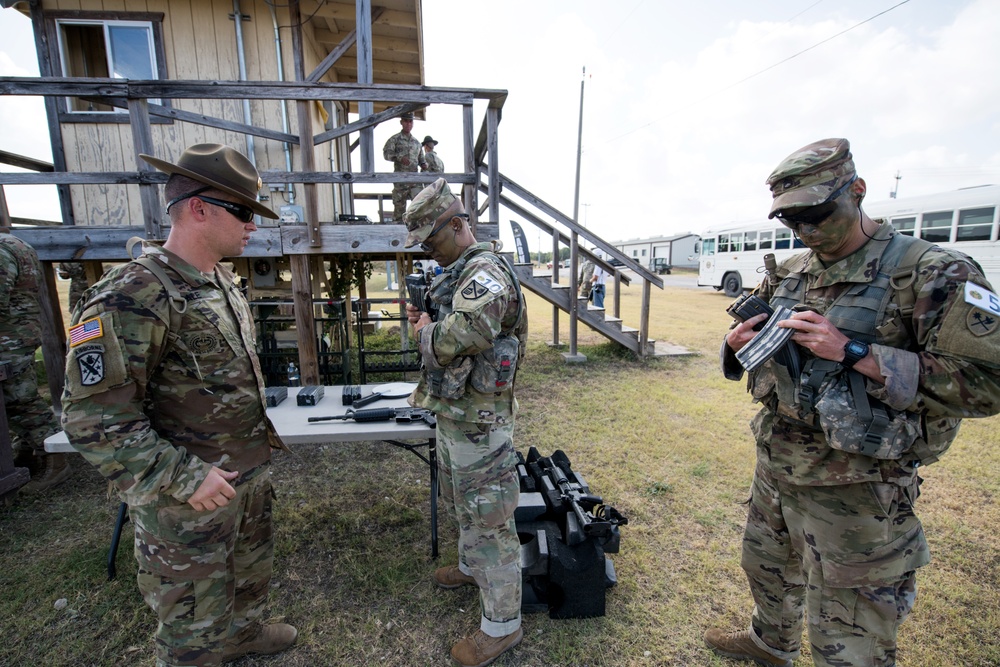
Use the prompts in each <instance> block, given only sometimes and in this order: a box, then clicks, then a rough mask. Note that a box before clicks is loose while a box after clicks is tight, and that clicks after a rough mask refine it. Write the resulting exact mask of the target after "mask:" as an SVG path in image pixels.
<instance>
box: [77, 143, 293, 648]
mask: <svg viewBox="0 0 1000 667" xmlns="http://www.w3.org/2000/svg"><path fill="white" fill-rule="evenodd" d="M140 157H141V158H142V159H144V160H145V161H147V162H149V163H150V164H152V165H153V166H155V167H156V168H158V169H160V170H161V171H164V172H166V173H168V174H170V177H169V179H168V180H167V184H166V186H165V187H164V195H165V198H166V199H167V213H168V214H169V216H170V221H171V227H170V235H169V237H168V238H167V241H166V242H165V243H164V244H163V245H162V246H159V245H154V244H152V243H145V242H144V243H143V256H142V257H139V258H138V259H136V260H134V261H132V262H129V263H127V264H123V265H121V266H118V267H116V268H114V269H112V270H111V271H109V272H108V273H107V274H106V275H105V277H104V278H102V279H101V280H100V281H99V282H98V283H97V284H96V285H94V286H93V287H92V288H90V289H89V290H88V291H87V292H85V293H84V295H83V297H82V298H81V300H80V303H79V304H78V305H77V307H76V309H75V311H74V313H73V320H72V326H71V328H70V340H69V345H70V348H69V354H68V356H67V360H66V389H65V392H64V394H63V415H62V423H63V428H64V429H65V431H66V433H67V435H68V436H69V440H70V443H71V444H72V445H73V447H75V448H76V449H77V450H78V451H79V452H80V453H81V454H83V455H84V457H85V458H86V459H87V461H88V462H90V463H91V464H93V465H95V466H96V467H97V468H98V469H99V470H100V471H101V473H102V474H103V475H104V476H105V477H107V478H108V479H109V480H110V481H111V482H112V483H113V484H114V486H115V488H116V490H117V491H118V494H119V495H120V496H121V498H122V500H123V501H124V502H125V503H127V504H128V506H129V515H130V518H131V520H132V525H133V526H134V527H135V544H136V548H135V556H136V560H137V561H138V564H139V568H138V577H137V581H138V585H139V590H140V591H141V592H142V595H143V597H144V598H145V600H146V603H147V604H148V605H149V606H150V608H151V609H152V610H153V611H154V612H155V614H156V617H157V621H158V625H157V630H156V649H155V652H156V663H157V664H158V665H199V666H202V665H203V666H209V665H213V666H214V665H218V664H220V663H221V662H225V661H229V660H233V659H235V658H238V657H240V656H243V655H246V654H248V653H276V652H278V651H282V650H284V649H286V648H288V647H289V646H291V645H292V644H293V643H294V642H295V638H296V635H297V632H296V630H295V628H294V627H292V626H291V625H288V624H285V623H273V624H267V625H263V624H261V618H262V615H263V607H264V604H265V603H266V601H267V594H268V589H269V582H270V579H271V571H272V561H273V555H274V540H273V537H272V527H271V482H270V458H271V448H272V447H281V446H282V445H281V441H280V440H279V439H278V436H277V435H276V434H275V432H274V428H273V426H272V425H271V423H270V421H269V420H268V419H267V416H266V415H265V404H264V398H263V396H264V380H263V376H262V374H261V368H260V362H259V361H258V359H257V353H256V344H255V340H254V333H253V332H254V328H253V318H252V316H251V314H250V309H249V307H248V305H247V303H246V300H245V299H244V298H243V296H242V294H241V293H240V291H239V289H238V288H237V286H236V284H235V282H234V276H233V274H232V273H230V272H229V271H228V270H227V269H225V268H224V267H223V266H222V265H221V264H220V263H219V262H220V260H221V259H222V258H223V257H236V256H239V255H240V254H242V253H243V250H244V248H246V245H247V243H248V242H249V240H250V235H251V234H252V233H253V232H254V231H255V230H256V229H257V227H256V225H255V224H254V216H256V215H261V216H264V217H266V218H270V219H275V218H277V217H278V216H277V215H275V214H274V212H272V211H271V209H269V208H268V207H266V206H264V205H263V204H261V203H260V202H258V201H257V191H258V190H259V189H260V187H261V181H260V176H259V174H258V173H257V170H256V169H255V168H254V166H253V164H252V163H251V162H250V161H249V160H248V159H247V158H246V157H245V156H243V155H242V154H240V153H239V152H237V151H235V150H233V149H232V148H229V147H226V146H221V145H219V144H198V145H195V146H191V147H190V148H188V149H187V150H185V151H184V152H183V153H182V154H181V156H180V159H179V160H178V161H177V163H176V164H174V163H171V162H167V161H166V160H160V159H158V158H154V157H151V156H149V155H141V156H140Z"/></svg>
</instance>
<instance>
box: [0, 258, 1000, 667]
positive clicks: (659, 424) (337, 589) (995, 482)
mask: <svg viewBox="0 0 1000 667" xmlns="http://www.w3.org/2000/svg"><path fill="white" fill-rule="evenodd" d="M372 284H374V285H377V284H378V276H376V277H374V278H373V279H372ZM382 284H384V279H383V281H382ZM609 291H610V290H609ZM372 296H377V294H372ZM609 300H610V295H609ZM728 303H729V299H726V298H725V297H724V296H722V295H720V294H717V293H714V292H711V291H699V290H684V289H668V290H665V291H662V292H661V291H659V290H654V291H653V294H652V318H651V322H650V332H651V334H650V335H651V336H652V337H653V338H657V339H660V340H668V341H671V342H674V343H677V344H680V345H684V346H687V347H689V348H691V349H693V350H695V351H697V352H698V353H699V356H694V357H688V358H684V359H664V360H654V361H647V362H639V361H635V360H632V359H631V358H629V357H628V356H627V355H622V354H620V353H619V351H618V350H617V349H616V348H615V347H614V346H612V345H610V344H608V343H607V342H606V341H605V339H603V338H602V337H600V336H599V335H597V334H594V333H593V332H591V331H589V330H588V329H586V328H585V327H581V329H580V332H581V341H580V352H582V353H583V354H585V355H587V357H588V362H587V363H585V364H581V365H567V364H566V363H565V362H564V361H563V359H562V355H561V352H562V350H559V349H553V348H551V347H549V345H548V344H547V343H548V342H549V340H550V339H551V317H552V315H551V313H552V309H551V307H550V306H549V305H547V304H544V303H542V302H541V301H540V300H539V299H537V298H535V297H533V296H531V297H529V312H530V322H531V334H530V343H529V348H528V357H527V360H526V362H525V364H524V366H523V367H522V369H521V370H520V371H519V376H518V389H517V392H518V398H519V401H520V407H521V411H520V414H519V416H518V421H517V427H516V433H515V444H516V445H517V446H518V448H519V449H521V450H522V451H526V450H527V448H528V447H529V446H535V447H537V448H538V449H539V450H540V451H541V452H542V453H543V454H549V453H551V452H552V451H553V450H555V449H562V450H564V451H565V452H566V453H567V454H568V455H569V457H570V459H571V460H572V461H573V464H574V468H575V469H578V470H579V471H580V472H581V473H583V474H584V475H585V476H586V478H587V480H588V482H589V483H590V485H591V488H592V490H593V491H594V492H595V493H598V494H600V495H602V496H604V498H605V500H606V501H607V502H609V503H611V504H613V505H614V506H615V507H617V508H618V509H619V510H620V511H621V512H622V513H624V514H625V515H626V516H628V518H629V525H628V526H625V527H623V528H622V545H621V552H620V553H619V554H617V555H613V556H612V558H613V560H614V562H615V566H616V569H617V572H618V577H619V584H618V586H617V587H616V588H615V589H612V590H611V591H609V592H608V596H607V615H606V616H604V617H602V618H596V619H587V620H551V619H549V618H548V617H547V616H546V615H544V614H531V615H528V616H526V617H525V619H524V629H525V639H524V641H523V643H522V644H521V646H519V647H518V648H517V649H515V650H514V651H512V652H510V653H509V654H508V655H505V656H503V657H502V658H501V659H500V660H499V661H498V662H497V663H496V664H497V665H500V666H501V667H511V666H515V665H517V666H522V667H529V666H530V667H540V666H552V667H575V666H578V667H584V666H590V667H597V666H602V667H605V666H606V667H645V666H654V665H691V666H715V667H720V666H723V665H731V666H735V665H736V664H739V663H735V662H732V661H727V660H723V659H721V658H717V657H716V656H714V655H712V654H711V653H710V652H709V651H708V650H707V649H705V648H704V645H703V643H702V639H701V637H702V634H703V633H704V631H705V629H706V628H707V627H708V626H709V625H714V624H719V625H723V626H725V627H731V628H734V629H735V628H741V627H744V626H745V624H746V622H747V618H748V614H749V612H750V609H751V607H752V602H751V599H750V595H749V593H748V591H747V586H746V581H745V579H744V575H743V572H742V570H741V569H740V567H739V557H740V542H741V536H742V528H743V524H744V521H745V519H746V507H745V502H746V500H747V496H748V489H749V484H750V478H751V474H752V471H753V464H754V450H753V444H752V442H751V439H750V435H749V429H748V427H747V421H748V420H749V418H750V417H751V416H752V415H753V414H754V412H755V411H756V407H755V406H754V405H753V404H752V402H751V401H750V398H749V396H747V394H746V392H745V386H744V384H743V383H740V382H728V381H726V380H724V379H723V378H722V377H721V374H720V373H719V371H718V356H717V355H718V346H719V343H720V341H721V336H722V334H723V332H724V331H725V329H726V327H727V325H728V318H727V317H726V315H725V312H724V311H725V307H726V306H727V305H728ZM638 308H639V289H638V287H636V288H635V289H631V288H629V289H626V290H624V291H623V295H622V309H623V312H624V313H625V320H626V324H630V325H632V326H636V324H635V322H636V318H635V315H634V313H636V312H638ZM568 330H569V328H568V320H566V318H565V316H563V317H562V318H561V322H560V332H561V333H562V335H563V336H565V333H566V332H567V331H568ZM998 427H1000V419H997V418H992V419H987V420H973V421H969V422H967V423H966V424H965V425H963V427H962V433H961V435H960V437H959V440H958V441H957V442H956V444H955V445H954V446H953V448H952V450H951V451H950V452H949V453H948V455H947V456H946V457H945V458H944V460H943V461H942V462H940V463H938V464H935V465H933V466H931V467H929V468H927V469H925V470H924V471H923V474H924V477H925V478H926V482H925V483H924V485H923V489H922V490H923V495H922V496H921V498H920V502H919V503H918V512H919V514H920V516H921V518H922V520H923V521H924V525H925V528H926V531H927V536H928V540H929V542H930V546H931V551H932V554H933V561H932V563H931V564H930V565H929V566H927V567H925V568H923V569H922V570H921V572H920V573H919V575H918V582H919V593H918V597H917V603H916V608H915V609H914V612H913V614H912V615H911V617H910V619H909V620H907V622H906V623H905V624H904V625H903V627H902V630H901V632H900V647H901V648H900V654H899V661H898V664H899V665H900V667H943V666H953V665H962V666H982V667H985V666H987V665H997V664H1000V647H998V644H997V637H998V636H1000V576H998V574H997V573H998V572H1000V535H998V531H997V529H996V527H997V526H1000V502H998V494H1000V474H998V471H1000V428H998ZM295 451H296V453H297V456H289V455H287V454H283V453H281V454H278V455H277V456H276V457H275V461H274V466H273V470H274V481H275V487H276V490H277V494H278V500H277V502H276V504H275V522H276V529H277V541H276V550H277V557H276V570H275V577H274V587H273V589H272V591H271V602H270V605H269V610H270V615H271V617H272V618H278V619H284V620H286V621H288V622H291V623H293V624H295V625H296V626H297V627H298V628H299V629H300V636H299V642H298V645H297V646H296V647H295V648H294V649H292V650H291V651H289V652H287V653H286V654H283V655H281V656H277V657H274V658H271V659H267V658H255V659H254V658H247V659H244V660H243V661H242V662H241V663H238V664H241V665H265V664H267V665H283V666H284V665H288V666H291V667H306V666H309V667H312V666H314V665H345V666H347V665H349V666H354V665H391V666H418V665H443V664H448V650H449V648H450V646H451V644H452V643H453V642H454V641H456V640H457V639H458V638H460V637H461V636H463V635H464V634H466V633H468V632H469V631H471V630H472V629H474V628H475V627H477V624H478V613H479V612H478V602H477V599H476V596H475V594H474V592H473V591H471V590H459V591H441V590H438V589H436V588H435V587H434V586H433V585H432V584H431V583H430V580H429V577H430V573H431V571H432V570H433V568H434V567H437V566H438V565H439V564H450V563H454V562H455V558H456V556H455V549H456V542H455V532H454V529H453V528H452V527H451V526H450V525H449V524H448V523H447V522H444V521H442V526H441V531H440V534H441V557H440V558H439V559H438V561H437V562H435V561H432V560H431V559H430V557H429V521H428V497H427V483H428V475H427V470H426V468H425V466H424V465H423V464H422V463H421V462H420V461H419V460H418V459H416V457H414V456H412V455H411V454H408V453H407V452H404V451H400V450H397V449H395V448H392V447H391V446H388V445H385V444H381V443H365V444H351V445H316V446H298V447H295ZM74 468H75V470H74V475H73V477H72V478H71V480H70V481H69V482H67V483H66V484H65V485H63V486H61V487H59V488H58V489H57V490H55V492H53V493H52V494H50V495H49V496H47V497H46V498H45V499H44V500H18V501H17V502H16V504H14V505H13V506H10V507H5V508H0V540H2V544H3V548H2V550H0V591H2V594H0V665H4V666H6V665H11V666H13V665H77V664H82V665H108V666H111V665H124V664H130V665H131V664H135V665H152V664H153V662H152V647H151V641H150V636H151V634H152V631H153V628H154V621H153V618H152V614H151V613H150V612H149V611H148V610H147V609H146V608H145V606H144V604H143V603H142V600H141V599H140V597H139V595H138V593H137V591H136V589H135V582H134V576H135V564H134V561H133V559H132V557H131V545H130V543H129V541H128V540H126V544H123V545H122V548H121V551H120V554H119V557H118V560H117V563H118V569H119V574H118V578H117V579H116V580H115V581H113V582H108V581H106V577H105V573H104V558H105V554H106V548H107V541H108V538H109V535H110V530H111V525H112V522H113V520H114V515H115V511H116V509H117V502H116V501H115V500H113V499H110V500H109V499H108V498H107V496H106V485H105V484H104V482H103V481H102V480H101V479H100V477H99V476H98V475H97V473H96V472H94V471H93V470H92V469H90V468H89V467H87V466H85V465H84V464H83V462H82V461H81V460H79V459H76V460H75V461H74ZM61 598H65V599H66V600H67V605H66V608H65V609H62V610H57V609H55V607H54V603H55V602H56V600H59V599H61ZM797 664H799V665H806V664H809V659H808V656H807V655H803V657H802V658H801V659H800V660H799V661H798V663H797Z"/></svg>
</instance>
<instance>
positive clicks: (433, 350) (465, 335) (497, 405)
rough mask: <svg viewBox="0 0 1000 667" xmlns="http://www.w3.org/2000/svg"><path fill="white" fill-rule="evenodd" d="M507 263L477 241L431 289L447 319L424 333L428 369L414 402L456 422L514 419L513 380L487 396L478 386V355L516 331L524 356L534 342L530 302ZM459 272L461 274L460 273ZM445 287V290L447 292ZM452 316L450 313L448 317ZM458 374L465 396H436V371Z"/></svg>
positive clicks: (423, 355)
mask: <svg viewBox="0 0 1000 667" xmlns="http://www.w3.org/2000/svg"><path fill="white" fill-rule="evenodd" d="M503 261H504V260H503V259H502V258H501V257H499V256H497V255H496V254H495V253H493V252H492V251H491V245H490V244H489V243H477V244H475V245H472V246H469V247H468V248H466V250H465V252H463V253H462V255H461V256H460V257H459V258H458V259H457V260H455V262H454V263H452V264H451V265H450V266H449V267H445V270H444V272H443V273H441V274H440V275H438V276H437V277H436V278H435V279H434V283H433V284H432V285H431V294H432V297H431V298H433V299H435V301H437V302H438V304H439V305H440V306H441V309H442V310H441V312H442V315H441V316H440V317H439V319H438V321H437V322H433V323H431V324H429V325H427V326H425V327H424V328H423V329H421V330H420V354H421V358H422V360H423V370H422V372H421V377H420V382H419V383H418V384H417V388H416V389H415V390H414V392H413V394H412V395H411V396H410V404H411V405H413V406H414V407H422V408H427V409H428V410H431V411H432V412H434V413H435V414H437V415H438V416H439V417H444V418H446V419H451V420H453V421H465V422H478V423H492V422H495V421H497V420H498V419H506V420H510V419H511V418H512V417H513V416H514V415H515V413H516V412H517V400H516V399H515V398H514V381H513V379H512V380H511V382H509V383H508V384H507V385H506V386H505V387H504V388H503V389H501V390H500V391H496V392H489V393H484V392H480V391H477V390H476V389H475V388H473V386H472V382H471V373H472V367H473V366H474V365H475V363H474V361H475V357H476V356H477V355H479V354H480V353H483V352H487V353H488V352H489V351H491V350H492V347H493V344H494V340H495V339H496V337H497V336H498V335H499V334H500V333H501V332H511V331H512V332H513V333H514V335H516V336H517V339H518V340H519V341H520V346H519V350H518V355H519V359H518V361H520V360H521V359H523V357H524V349H525V345H526V344H527V338H528V317H527V311H525V310H523V309H522V310H521V318H520V321H518V319H517V318H518V311H519V302H520V301H521V300H522V299H523V298H524V296H523V295H521V294H519V293H518V292H517V290H516V289H515V287H514V284H513V283H512V281H511V279H510V277H509V276H508V274H507V270H506V269H504V267H502V266H501V265H500V263H501V262H503ZM456 273H457V275H456ZM442 288H443V289H442ZM445 313H447V314H445ZM442 367H447V369H448V370H453V369H455V370H457V373H458V377H459V378H460V380H459V382H460V383H461V386H460V387H459V390H460V391H461V390H462V387H464V391H461V393H462V395H461V396H460V397H458V398H453V399H451V398H449V399H446V398H441V397H438V396H432V395H431V393H430V391H429V386H428V372H429V370H430V369H441V368H442Z"/></svg>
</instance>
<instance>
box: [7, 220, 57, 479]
mask: <svg viewBox="0 0 1000 667" xmlns="http://www.w3.org/2000/svg"><path fill="white" fill-rule="evenodd" d="M43 286H44V283H43V281H42V266H41V264H40V263H39V262H38V255H37V254H35V250H34V248H32V247H31V246H30V245H28V244H27V243H25V242H24V241H22V240H21V239H19V238H17V237H16V236H14V235H12V234H11V233H10V230H9V229H0V361H9V362H10V363H11V366H10V369H9V373H10V376H11V377H9V378H8V379H7V381H5V382H4V383H3V398H4V403H5V405H6V408H7V420H8V424H9V427H10V433H11V435H12V436H13V438H12V443H11V444H12V445H13V446H14V464H15V465H16V466H18V467H25V468H28V470H30V471H31V473H32V474H31V477H32V479H31V480H30V481H29V482H28V483H27V484H25V485H24V486H22V487H21V493H38V492H41V491H45V490H46V489H49V488H51V487H53V486H55V485H56V484H59V483H61V482H63V481H65V480H66V478H67V477H69V472H70V470H69V465H68V464H67V462H66V455H65V454H46V453H45V438H47V437H49V436H50V435H52V434H53V433H57V432H58V431H59V426H58V425H57V423H56V418H55V415H53V414H52V406H50V405H49V404H48V403H46V402H45V401H44V400H42V397H41V396H39V395H38V379H37V378H36V376H35V351H36V350H37V349H38V346H39V345H41V344H42V321H41V317H42V309H41V306H40V304H39V302H38V292H39V291H40V290H41V289H42V288H43Z"/></svg>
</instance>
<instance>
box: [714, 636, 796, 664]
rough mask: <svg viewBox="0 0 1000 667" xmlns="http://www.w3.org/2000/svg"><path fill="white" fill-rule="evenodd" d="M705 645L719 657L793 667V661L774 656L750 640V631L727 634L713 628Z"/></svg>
mask: <svg viewBox="0 0 1000 667" xmlns="http://www.w3.org/2000/svg"><path fill="white" fill-rule="evenodd" d="M705 644H706V645H707V646H708V648H710V649H712V650H713V651H715V652H716V653H718V654H719V655H721V656H724V657H726V658H732V659H733V660H746V661H753V662H755V663H757V664H758V665H763V666H764V667H792V661H791V660H785V659H784V658H778V657H776V656H773V655H771V654H770V653H768V652H767V651H765V650H764V649H762V648H761V647H759V646H757V644H756V643H755V642H754V640H753V639H751V638H750V631H749V630H741V631H740V632H725V631H724V630H721V629H719V628H711V629H710V630H709V631H708V632H706V633H705Z"/></svg>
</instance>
